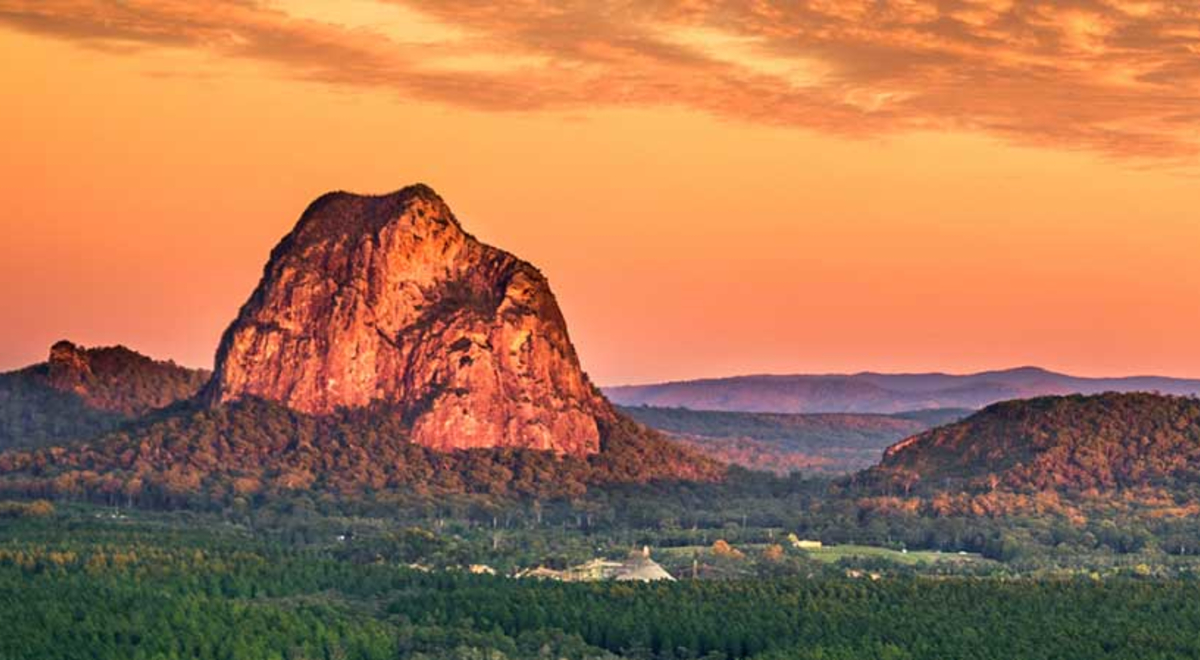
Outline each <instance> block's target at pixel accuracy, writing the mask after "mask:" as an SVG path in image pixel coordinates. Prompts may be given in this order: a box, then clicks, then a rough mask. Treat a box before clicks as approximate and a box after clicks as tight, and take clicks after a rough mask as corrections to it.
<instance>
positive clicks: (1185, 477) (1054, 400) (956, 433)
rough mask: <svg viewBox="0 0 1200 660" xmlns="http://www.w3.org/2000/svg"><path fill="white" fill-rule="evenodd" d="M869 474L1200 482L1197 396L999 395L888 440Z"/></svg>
mask: <svg viewBox="0 0 1200 660" xmlns="http://www.w3.org/2000/svg"><path fill="white" fill-rule="evenodd" d="M874 475H875V476H878V477H883V478H885V479H899V480H901V481H903V482H905V483H906V484H908V485H909V486H911V485H914V484H913V482H912V481H911V480H914V479H915V480H917V481H918V482H919V483H920V484H921V485H923V486H926V487H930V488H941V489H946V488H947V487H948V486H951V485H953V486H954V487H961V486H964V485H965V486H966V487H967V488H968V489H986V490H994V489H996V488H1006V489H1010V490H1016V491H1039V490H1058V491H1067V492H1081V491H1101V492H1103V491H1114V490H1122V489H1133V488H1145V487H1164V488H1174V487H1176V486H1179V487H1185V488H1186V487H1190V486H1192V485H1195V484H1200V399H1195V398H1188V397H1174V396H1160V395H1154V394H1102V395H1096V396H1078V395H1076V396H1067V397H1042V398H1038V399H1030V400H1026V401H1008V402H1004V403H998V404H995V405H992V406H989V407H988V408H986V409H984V410H983V411H981V412H979V413H977V414H975V415H972V416H971V417H969V418H967V419H965V420H963V421H961V422H959V423H957V424H952V425H949V426H945V427H941V428H936V429H933V430H931V431H928V432H926V433H923V434H921V435H918V436H916V437H913V438H910V439H908V440H906V441H904V442H902V443H900V444H898V445H896V446H894V447H892V448H891V449H889V450H888V451H887V453H886V455H885V457H884V460H883V463H882V464H881V465H880V467H879V468H878V470H876V471H875V472H874Z"/></svg>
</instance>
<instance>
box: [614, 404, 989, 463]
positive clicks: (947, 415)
mask: <svg viewBox="0 0 1200 660" xmlns="http://www.w3.org/2000/svg"><path fill="white" fill-rule="evenodd" d="M621 412H623V413H625V414H626V415H628V416H630V417H632V418H633V419H635V420H637V421H639V422H641V423H642V424H645V425H647V426H649V427H651V428H654V429H658V430H660V431H663V432H665V433H668V434H670V435H671V436H672V437H673V438H674V439H675V440H676V441H678V442H681V443H683V444H685V445H687V446H689V447H692V448H693V449H696V450H697V451H699V452H701V453H703V454H705V455H707V456H709V457H711V458H714V459H716V460H718V461H721V462H725V463H732V464H734V465H741V466H743V467H747V468H750V469H753V470H766V471H770V472H775V473H780V474H786V473H788V472H792V471H802V472H820V473H827V474H843V473H847V472H854V471H857V470H862V469H865V468H867V467H870V466H872V465H875V464H876V463H878V462H879V458H880V456H882V454H883V450H884V449H886V448H887V447H888V446H890V445H892V444H893V443H895V442H897V441H899V440H902V439H904V438H907V437H909V436H911V435H914V434H917V433H920V432H921V431H925V430H927V429H929V428H931V427H933V426H937V425H939V424H948V423H950V422H954V421H957V420H959V419H961V418H963V417H965V416H966V415H969V414H970V413H971V411H969V410H963V409H953V410H942V409H938V410H923V411H917V412H912V413H899V414H895V415H876V414H855V413H814V414H785V413H743V412H721V411H698V410H688V409H686V408H654V407H647V406H633V407H626V408H621Z"/></svg>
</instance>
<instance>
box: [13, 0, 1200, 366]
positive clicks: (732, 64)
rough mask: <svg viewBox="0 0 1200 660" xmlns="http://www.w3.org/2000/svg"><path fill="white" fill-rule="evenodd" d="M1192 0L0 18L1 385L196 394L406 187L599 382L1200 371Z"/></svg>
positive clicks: (1199, 86)
mask: <svg viewBox="0 0 1200 660" xmlns="http://www.w3.org/2000/svg"><path fill="white" fill-rule="evenodd" d="M1185 4H1186V5H1191V4H1192V3H1167V2H1153V1H1149V0H1147V1H1138V2H1134V1H1120V2H1118V1H1117V0H1108V1H1102V0H1072V1H1069V2H1054V3H1049V2H1023V1H1019V0H976V1H968V0H962V1H958V2H956V1H953V0H950V1H947V0H942V1H940V2H933V1H932V0H893V1H891V2H884V3H878V4H877V3H875V2H874V1H873V0H872V2H855V1H852V0H851V1H844V0H839V1H837V2H834V1H832V0H809V1H808V2H806V3H804V2H800V3H797V2H787V3H784V2H778V3H772V2H745V3H743V2H705V1H703V0H663V1H661V2H646V3H617V2H605V1H603V0H597V1H596V2H589V3H579V4H577V5H571V4H569V3H553V4H543V3H541V2H538V1H537V0H527V1H525V2H520V3H511V4H509V5H508V6H507V7H506V8H505V10H504V11H496V10H492V9H490V8H489V7H490V4H489V3H478V2H469V1H467V0H440V1H436V2H435V1H434V0H428V1H414V2H403V3H401V2H396V3H392V2H389V1H388V0H348V1H346V2H336V3H335V2H329V3H322V2H316V1H315V0H312V1H309V0H286V1H279V2H265V3H256V2H241V1H234V0H229V1H226V2H220V1H218V2H208V3H205V2H195V1H191V2H183V1H179V2H174V1H157V2H149V1H143V0H131V1H130V2H125V3H112V2H107V1H103V0H37V1H21V0H0V61H3V62H4V63H5V65H4V66H3V67H0V86H2V89H4V90H5V91H4V93H3V94H4V102H3V103H0V122H2V125H3V126H5V130H4V147H3V149H0V191H2V192H3V199H4V201H5V209H4V212H3V213H0V229H2V231H3V233H2V236H3V239H4V240H3V241H2V242H0V309H3V310H5V312H4V317H3V319H4V322H3V323H0V368H12V367H16V366H20V365H23V364H28V363H30V362H34V361H37V360H41V359H43V358H44V356H45V354H46V351H47V350H48V347H49V345H50V344H51V343H52V342H53V341H55V340H56V339H59V338H70V339H73V340H75V341H77V342H80V343H84V344H87V345H98V344H112V343H124V344H127V345H129V346H131V347H133V348H136V349H138V350H141V351H143V352H145V353H148V354H151V355H153V356H156V357H164V358H165V357H171V358H174V359H176V360H177V361H179V362H182V363H185V364H189V365H196V366H210V365H211V360H212V352H213V350H214V348H215V346H216V341H217V338H218V336H219V334H220V332H221V330H223V329H224V326H225V325H226V324H227V323H228V322H229V321H230V320H231V319H232V318H233V316H234V314H235V312H236V310H237V307H238V306H239V305H240V304H241V303H242V302H243V300H244V299H245V298H246V296H247V295H248V294H249V292H250V290H251V289H252V288H253V286H254V283H255V282H256V280H257V277H258V274H259V272H260V270H261V268H262V265H263V263H264V262H265V260H266V257H267V253H268V251H269V250H270V248H271V247H272V246H273V245H274V243H275V242H276V241H277V240H278V239H279V238H280V237H281V236H282V235H283V234H284V233H285V232H286V231H287V230H288V229H290V227H291V226H292V224H293V223H294V222H295V221H296V219H297V217H298V215H299V213H300V211H301V210H302V209H303V208H304V207H305V206H306V205H307V203H308V202H309V201H310V200H311V199H313V198H314V197H316V196H317V195H319V194H321V193H322V192H324V191H327V190H331V189H348V190H353V191H357V192H385V191H389V190H392V189H395V188H399V187H401V186H403V185H405V184H408V183H412V182H416V181H423V182H426V183H428V184H430V185H432V186H433V187H434V188H435V189H437V190H438V191H439V192H440V193H441V194H442V195H443V196H444V197H445V198H446V200H447V201H448V202H449V203H450V205H451V207H452V208H453V209H454V210H455V211H456V213H457V214H458V215H459V217H460V219H461V220H462V221H463V223H464V225H465V226H466V227H467V229H468V230H470V231H472V232H473V233H475V234H476V235H477V236H479V237H480V238H482V239H484V240H486V241H488V242H490V243H493V244H495V245H498V246H500V247H503V248H505V249H508V250H510V251H512V252H514V253H516V254H518V255H520V256H522V257H523V258H526V259H528V260H530V261H532V262H534V263H536V264H538V265H539V266H540V267H541V268H542V269H543V270H544V271H545V272H546V273H547V275H548V276H549V277H550V280H551V283H552V285H553V287H554V289H555V292H556V293H557V295H558V297H559V301H560V304H561V305H562V307H563V309H564V311H565V313H566V315H567V318H568V320H569V322H570V327H571V332H572V336H573V338H574V340H575V343H576V345H577V347H578V348H579V352H580V355H581V358H582V359H583V362H584V366H585V368H586V369H587V370H588V371H589V372H590V373H591V374H592V376H593V378H594V379H595V380H597V381H598V382H600V383H602V384H616V383H625V382H645V381H654V380H664V379H679V378H690V377H698V376H716V375H730V374H735V373H750V372H778V373H784V372H834V371H856V370H863V369H872V370H887V371H892V370H948V371H970V370H978V369H986V368H996V367H1005V366H1014V365H1021V364H1038V365H1042V366H1046V367H1050V368H1056V369H1061V370H1066V371H1070V372H1074V373H1079V374H1096V375H1099V374H1113V375H1116V374H1127V373H1135V372H1136V373H1149V372H1156V373H1162V374H1170V375H1190V376H1200V268H1198V267H1197V266H1196V263H1197V257H1196V253H1197V249H1198V248H1200V168H1197V166H1196V162H1197V161H1196V149H1197V145H1200V129H1198V126H1200V8H1195V9H1190V8H1187V7H1182V8H1181V7H1180V6H1178V5H1185ZM563 7H568V8H565V9H564V8H563Z"/></svg>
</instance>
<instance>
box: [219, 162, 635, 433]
mask: <svg viewBox="0 0 1200 660" xmlns="http://www.w3.org/2000/svg"><path fill="white" fill-rule="evenodd" d="M206 396H207V398H208V400H209V401H210V402H211V403H213V404H220V403H226V402H230V401H236V400H239V399H243V398H246V397H257V398H261V399H266V400H269V401H275V402H278V403H280V404H282V405H284V406H286V407H288V408H290V409H292V410H296V411H298V412H303V413H310V414H329V413H333V412H335V411H338V410H344V409H355V408H364V407H367V406H369V405H373V404H378V403H384V404H387V405H389V406H392V407H395V408H397V409H399V410H401V411H403V413H404V415H405V416H406V417H407V419H408V421H409V422H410V423H411V426H412V431H411V438H412V441H413V442H416V443H417V444H421V445H425V446H428V447H432V448H436V449H443V450H452V449H466V448H476V447H514V448H526V449H539V450H551V451H555V452H557V453H563V454H574V455H581V456H582V455H588V454H594V453H596V452H597V451H599V449H600V424H602V423H605V422H610V423H611V422H612V421H613V420H614V419H615V413H614V411H613V410H612V408H611V406H610V405H609V404H608V402H607V401H606V400H605V399H604V397H603V396H601V395H600V393H599V392H598V391H597V390H596V388H594V387H593V386H592V384H591V383H590V382H589V381H588V378H587V376H586V375H585V374H584V373H583V371H582V369H581V368H580V366H579V360H578V358H577V357H576V354H575V349H574V347H573V346H572V345H571V341H570V339H569V337H568V335H567V327H566V322H565V321H564V319H563V316H562V313H561V312H560V311H559V308H558V304H557V302H556V301H555V299H554V295H553V294H552V293H551V291H550V286H549V284H548V283H547V281H546V278H545V277H544V276H543V275H542V273H541V272H539V271H538V270H537V269H536V268H534V267H533V266H532V265H530V264H528V263H526V262H524V261H521V260H520V259H517V258H516V257H514V256H513V255H511V254H509V253H507V252H504V251H502V250H499V249H496V248H493V247H490V246H488V245H484V244H483V243H480V242H479V241H477V240H476V239H475V238H474V237H473V236H471V235H470V234H468V233H466V232H465V231H463V229H462V227H461V225H460V224H459V222H458V220H457V219H456V218H455V217H454V214H453V213H451V211H450V209H449V208H448V207H447V206H446V204H445V202H443V201H442V199H441V198H440V197H438V195H437V194H436V193H434V192H433V190H431V189H429V188H428V187H426V186H422V185H416V186H411V187H408V188H404V189H403V190H400V191H397V192H395V193H392V194H389V195H382V196H377V197H368V196H360V195H352V194H349V193H341V192H339V193H331V194H328V195H325V196H323V197H321V198H319V199H318V200H316V201H315V202H313V204H312V205H310V206H309V207H308V209H307V210H306V211H305V212H304V214H303V216H302V217H301V218H300V222H299V224H297V225H296V228H295V229H293V230H292V232H291V233H290V234H288V235H287V236H286V237H285V238H284V239H283V240H282V241H281V242H280V243H279V245H278V246H276V248H275V249H274V250H273V251H272V252H271V258H270V261H269V262H268V263H267V266H266V269H265V272H264V274H263V278H262V280H261V282H260V283H259V285H258V288H257V289H256V290H255V291H254V293H253V294H252V295H251V296H250V299H249V300H248V301H247V302H246V304H245V305H244V306H243V307H242V309H241V312H240V313H239V314H238V316H237V319H236V320H235V321H234V322H233V324H232V325H231V326H230V327H229V329H228V330H227V331H226V332H225V335H224V337H223V339H222V340H221V344H220V347H219V349H218V350H217V360H216V370H215V373H214V377H213V380H212V384H211V385H210V386H209V388H208V390H207V392H206Z"/></svg>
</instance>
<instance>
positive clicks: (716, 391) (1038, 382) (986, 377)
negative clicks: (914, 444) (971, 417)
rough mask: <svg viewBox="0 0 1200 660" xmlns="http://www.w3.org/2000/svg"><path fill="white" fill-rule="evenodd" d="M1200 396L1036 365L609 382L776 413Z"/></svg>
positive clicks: (1166, 385)
mask: <svg viewBox="0 0 1200 660" xmlns="http://www.w3.org/2000/svg"><path fill="white" fill-rule="evenodd" d="M1103 392H1157V393H1161V394H1174V395H1182V396H1191V395H1196V394H1200V380H1187V379H1180V378H1165V377H1158V376H1133V377H1128V378H1082V377H1078V376H1069V375H1066V374H1059V373H1054V372H1052V371H1046V370H1045V369H1039V368H1036V367H1022V368H1019V369H1008V370H1003V371H987V372H982V373H977V374H968V375H952V374H941V373H927V374H879V373H859V374H849V375H795V376H736V377H732V378H715V379H706V380H691V381H680V382H673V383H660V384H656V385H629V386H621V387H609V388H605V390H604V393H605V394H606V395H607V396H608V397H609V399H610V400H612V401H613V402H614V403H616V404H618V405H622V406H641V405H647V406H656V407H669V408H674V407H683V408H690V409H692V410H723V411H739V412H774V413H825V412H854V413H883V414H891V413H898V412H903V411H909V410H922V409H934V408H971V409H976V408H982V407H984V406H987V405H989V404H992V403H996V402H998V401H1006V400H1009V399H1028V398H1032V397H1038V396H1048V395H1066V394H1099V393H1103Z"/></svg>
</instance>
